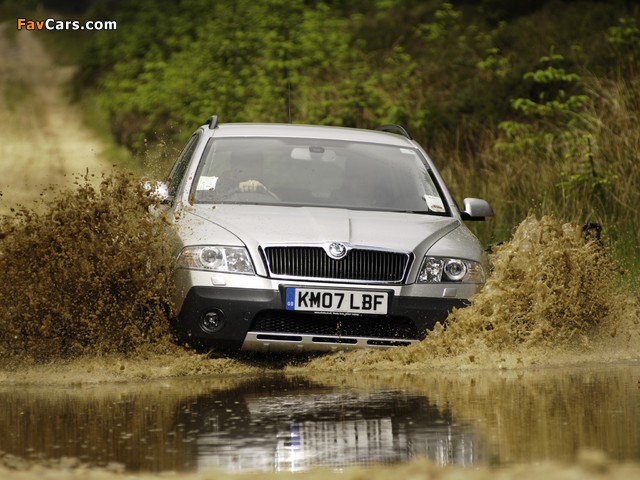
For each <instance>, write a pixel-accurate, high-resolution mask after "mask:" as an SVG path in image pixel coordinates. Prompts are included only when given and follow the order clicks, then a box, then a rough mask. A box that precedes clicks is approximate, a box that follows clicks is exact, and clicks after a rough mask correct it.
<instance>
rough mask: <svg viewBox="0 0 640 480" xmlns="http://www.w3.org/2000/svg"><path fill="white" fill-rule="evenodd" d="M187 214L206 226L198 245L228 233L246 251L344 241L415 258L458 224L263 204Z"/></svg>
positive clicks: (411, 216) (424, 216)
mask: <svg viewBox="0 0 640 480" xmlns="http://www.w3.org/2000/svg"><path fill="white" fill-rule="evenodd" d="M187 215H188V216H195V217H197V219H198V220H197V221H196V223H201V221H204V223H205V224H208V225H209V227H208V228H204V229H203V230H204V231H202V232H201V233H202V234H203V235H202V237H201V238H200V239H196V238H193V240H195V241H196V242H197V243H209V244H211V243H218V242H220V243H222V242H224V243H226V244H229V239H230V238H231V237H230V234H232V235H233V237H235V238H237V239H238V240H239V242H241V243H244V244H245V245H246V246H247V247H249V248H250V249H254V248H257V247H258V246H260V245H262V246H265V245H268V244H282V245H284V244H313V243H316V244H318V243H325V242H343V243H349V244H351V245H359V246H369V247H376V248H385V249H392V250H398V251H400V250H402V251H413V252H415V253H417V254H420V253H423V252H426V251H427V250H428V249H429V248H430V247H431V246H432V245H433V244H434V243H435V242H437V241H438V240H439V239H441V238H442V237H443V236H445V235H447V234H448V233H450V232H451V231H453V230H455V229H456V228H458V227H459V226H460V225H461V223H460V221H459V220H458V219H456V218H452V217H440V216H435V215H428V214H413V213H402V212H380V211H364V210H347V209H342V208H319V207H283V206H268V205H216V206H215V207H214V208H212V206H211V205H196V206H194V207H192V208H189V210H188V211H187ZM194 220H195V219H194ZM187 223H188V222H187ZM202 227H205V225H204V224H203V225H202ZM212 227H213V228H212ZM216 227H218V228H216ZM219 229H222V231H219ZM198 230H200V228H198ZM198 236H199V235H198ZM214 239H215V240H214ZM223 239H224V240H223ZM234 243H235V242H234ZM238 244H240V243H238Z"/></svg>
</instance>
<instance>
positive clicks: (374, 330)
mask: <svg viewBox="0 0 640 480" xmlns="http://www.w3.org/2000/svg"><path fill="white" fill-rule="evenodd" d="M249 330H250V331H252V332H261V333H287V334H292V335H295V334H300V335H326V336H343V337H365V338H393V339H402V340H416V339H420V338H421V337H420V336H419V335H418V329H417V328H416V325H415V323H414V322H413V321H412V320H411V319H410V318H407V317H400V316H384V317H378V316H376V315H368V316H367V315H362V316H358V317H351V316H344V315H330V314H320V313H299V312H287V311H282V310H265V311H262V312H260V313H258V314H257V315H256V316H255V317H254V319H253V322H252V324H251V327H250V328H249Z"/></svg>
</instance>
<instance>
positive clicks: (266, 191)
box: [220, 185, 280, 201]
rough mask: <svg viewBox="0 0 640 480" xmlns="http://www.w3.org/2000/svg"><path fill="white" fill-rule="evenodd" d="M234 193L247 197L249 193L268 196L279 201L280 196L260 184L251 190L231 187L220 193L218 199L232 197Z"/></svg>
mask: <svg viewBox="0 0 640 480" xmlns="http://www.w3.org/2000/svg"><path fill="white" fill-rule="evenodd" d="M235 195H238V196H242V197H243V198H247V197H248V196H250V195H258V196H259V197H269V198H272V199H274V200H278V201H280V198H279V197H278V196H277V195H276V194H275V193H273V192H272V191H271V190H269V189H268V188H267V187H265V186H264V185H260V186H258V188H257V189H256V190H252V191H245V190H242V189H241V188H240V187H236V188H232V189H231V190H229V191H228V192H226V193H224V194H223V195H221V196H220V200H229V199H230V197H233V196H235Z"/></svg>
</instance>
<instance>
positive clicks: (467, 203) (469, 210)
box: [460, 198, 494, 221]
mask: <svg viewBox="0 0 640 480" xmlns="http://www.w3.org/2000/svg"><path fill="white" fill-rule="evenodd" d="M463 203H464V210H463V211H462V212H460V216H461V217H462V220H469V221H479V220H489V219H491V218H493V217H494V214H493V208H491V205H489V202H487V201H486V200H482V199H480V198H465V199H464V200H463Z"/></svg>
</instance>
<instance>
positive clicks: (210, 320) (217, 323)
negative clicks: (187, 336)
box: [200, 310, 224, 333]
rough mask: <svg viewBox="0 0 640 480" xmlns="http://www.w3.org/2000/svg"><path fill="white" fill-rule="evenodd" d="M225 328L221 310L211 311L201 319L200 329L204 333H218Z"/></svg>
mask: <svg viewBox="0 0 640 480" xmlns="http://www.w3.org/2000/svg"><path fill="white" fill-rule="evenodd" d="M223 327H224V316H223V315H222V312H221V311H220V310H209V311H208V312H207V313H205V314H204V315H203V316H202V318H201V319H200V329H201V330H202V331H203V332H204V333H217V332H219V331H220V330H222V328H223Z"/></svg>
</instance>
